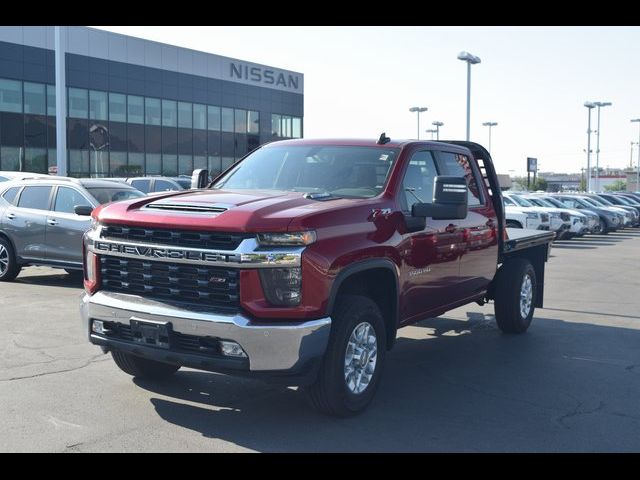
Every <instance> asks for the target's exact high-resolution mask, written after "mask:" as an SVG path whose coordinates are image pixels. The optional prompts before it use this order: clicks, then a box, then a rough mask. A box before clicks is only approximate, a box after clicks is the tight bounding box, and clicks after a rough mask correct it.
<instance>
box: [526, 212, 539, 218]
mask: <svg viewBox="0 0 640 480" xmlns="http://www.w3.org/2000/svg"><path fill="white" fill-rule="evenodd" d="M527 218H538V214H537V213H530V212H528V213H527Z"/></svg>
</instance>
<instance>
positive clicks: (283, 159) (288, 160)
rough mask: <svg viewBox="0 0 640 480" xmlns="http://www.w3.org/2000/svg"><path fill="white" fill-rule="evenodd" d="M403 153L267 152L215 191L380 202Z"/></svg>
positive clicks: (345, 149) (310, 148)
mask: <svg viewBox="0 0 640 480" xmlns="http://www.w3.org/2000/svg"><path fill="white" fill-rule="evenodd" d="M398 151H399V150H398V149H397V148H380V147H351V146H339V147H336V146H333V145H327V146H324V145H294V146H289V145H287V146H273V147H266V148H261V149H259V150H257V151H255V152H254V153H252V154H250V155H249V156H248V157H246V158H245V159H244V160H243V161H241V162H240V163H238V164H237V165H236V166H235V167H233V168H232V169H231V170H230V171H229V172H227V173H226V174H225V175H224V176H222V177H221V178H220V179H218V181H216V183H215V184H214V185H213V187H212V188H215V189H221V188H224V189H229V190H279V191H291V192H309V193H311V192H317V193H329V194H331V195H336V196H341V197H353V198H367V197H375V196H376V195H379V194H380V193H381V192H382V189H383V188H384V185H385V183H386V181H387V177H388V176H389V172H390V170H391V166H392V165H393V162H394V161H395V160H396V157H397V156H398Z"/></svg>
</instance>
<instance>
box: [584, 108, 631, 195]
mask: <svg viewBox="0 0 640 480" xmlns="http://www.w3.org/2000/svg"><path fill="white" fill-rule="evenodd" d="M584 106H585V107H587V109H588V110H589V119H588V121H587V192H590V191H591V109H593V108H595V107H596V104H595V103H593V102H584ZM632 121H633V120H632Z"/></svg>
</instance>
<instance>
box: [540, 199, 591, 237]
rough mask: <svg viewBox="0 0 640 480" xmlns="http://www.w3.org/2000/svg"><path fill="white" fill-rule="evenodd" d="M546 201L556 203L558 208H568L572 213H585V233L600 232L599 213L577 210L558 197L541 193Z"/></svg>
mask: <svg viewBox="0 0 640 480" xmlns="http://www.w3.org/2000/svg"><path fill="white" fill-rule="evenodd" d="M540 197H541V198H543V199H544V200H545V201H546V202H548V203H550V204H551V205H554V206H556V207H558V208H564V209H566V210H567V211H568V212H569V213H570V214H571V215H584V216H585V217H586V222H585V225H586V232H585V233H600V217H599V216H598V214H597V213H595V212H592V211H590V210H576V209H575V208H569V207H567V206H566V205H565V204H564V203H562V202H561V201H560V200H558V199H557V198H555V197H553V196H551V195H545V194H542V195H540Z"/></svg>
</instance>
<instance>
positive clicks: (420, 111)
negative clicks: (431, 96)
mask: <svg viewBox="0 0 640 480" xmlns="http://www.w3.org/2000/svg"><path fill="white" fill-rule="evenodd" d="M427 110H429V109H428V108H427V107H411V108H410V109H409V111H410V112H416V113H417V114H418V140H420V114H421V113H422V112H426V111H427Z"/></svg>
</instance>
